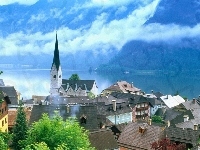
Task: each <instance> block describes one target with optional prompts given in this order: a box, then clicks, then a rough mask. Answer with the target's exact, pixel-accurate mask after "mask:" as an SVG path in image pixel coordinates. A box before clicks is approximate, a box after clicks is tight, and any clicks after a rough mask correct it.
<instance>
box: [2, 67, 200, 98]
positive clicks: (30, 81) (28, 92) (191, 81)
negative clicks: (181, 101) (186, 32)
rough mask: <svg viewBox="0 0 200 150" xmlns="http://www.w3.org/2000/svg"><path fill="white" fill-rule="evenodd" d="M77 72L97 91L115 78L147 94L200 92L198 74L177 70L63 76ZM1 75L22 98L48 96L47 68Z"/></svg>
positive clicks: (64, 73) (14, 71)
mask: <svg viewBox="0 0 200 150" xmlns="http://www.w3.org/2000/svg"><path fill="white" fill-rule="evenodd" d="M73 73H78V74H79V77H80V78H81V79H84V80H87V79H88V80H96V82H97V86H98V89H99V93H100V92H101V91H102V90H103V89H105V88H107V87H108V86H110V85H111V84H113V83H115V82H116V81H118V80H125V81H128V82H130V83H131V82H133V84H134V86H136V87H137V88H140V89H142V90H143V91H144V92H146V93H150V92H151V90H154V91H160V92H162V93H164V94H175V93H176V91H178V92H179V94H180V95H181V96H184V97H187V98H189V99H192V98H193V97H198V95H199V94H200V75H199V74H198V73H194V74H184V73H179V74H176V75H169V74H167V75H160V74H159V75H158V74H148V73H145V74H130V73H125V74H114V73H107V74H104V75H102V74H101V75H100V74H97V73H95V72H92V73H89V72H88V71H77V70H63V78H64V79H68V78H69V77H70V76H71V74H73ZM1 78H2V79H3V80H4V83H5V84H6V85H14V86H15V88H16V90H17V91H19V92H20V93H21V94H22V97H23V98H24V99H26V98H31V97H32V95H43V96H45V95H48V94H49V87H50V69H23V70H3V74H2V75H1Z"/></svg>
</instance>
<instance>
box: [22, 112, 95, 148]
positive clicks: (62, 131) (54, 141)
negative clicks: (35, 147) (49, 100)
mask: <svg viewBox="0 0 200 150" xmlns="http://www.w3.org/2000/svg"><path fill="white" fill-rule="evenodd" d="M41 142H44V143H46V145H47V146H48V147H49V149H50V150H56V149H57V150H62V149H63V150H68V149H69V150H72V149H73V150H90V149H93V148H91V147H90V142H89V139H88V132H87V131H86V130H84V129H83V128H82V127H80V125H79V123H78V122H77V121H76V120H74V119H72V118H70V119H67V120H66V121H63V119H62V118H61V117H60V116H59V115H58V114H56V115H55V116H54V117H53V118H52V119H50V118H49V117H48V115H47V114H43V116H42V118H41V119H40V120H39V121H38V122H35V123H33V124H32V126H31V128H30V129H29V131H28V136H27V139H25V140H24V141H23V142H22V143H23V145H24V147H26V146H27V145H31V144H34V143H41Z"/></svg>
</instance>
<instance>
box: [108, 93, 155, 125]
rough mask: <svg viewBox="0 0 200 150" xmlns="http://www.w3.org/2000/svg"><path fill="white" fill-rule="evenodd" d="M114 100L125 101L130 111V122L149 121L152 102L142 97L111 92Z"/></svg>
mask: <svg viewBox="0 0 200 150" xmlns="http://www.w3.org/2000/svg"><path fill="white" fill-rule="evenodd" d="M111 95H112V96H114V97H115V98H116V99H127V101H128V105H129V106H130V108H131V109H132V121H133V122H136V121H137V120H149V118H150V117H151V107H153V105H152V102H153V101H152V100H151V99H149V98H147V97H144V96H143V95H135V94H130V93H118V92H113V93H112V94H111Z"/></svg>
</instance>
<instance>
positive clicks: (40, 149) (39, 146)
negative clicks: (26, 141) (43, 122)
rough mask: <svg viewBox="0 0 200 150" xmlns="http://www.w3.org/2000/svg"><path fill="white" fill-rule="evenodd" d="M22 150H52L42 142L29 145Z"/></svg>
mask: <svg viewBox="0 0 200 150" xmlns="http://www.w3.org/2000/svg"><path fill="white" fill-rule="evenodd" d="M22 150H50V149H49V147H48V146H47V144H46V143H44V142H41V143H35V144H31V145H27V146H26V147H25V148H23V149H22Z"/></svg>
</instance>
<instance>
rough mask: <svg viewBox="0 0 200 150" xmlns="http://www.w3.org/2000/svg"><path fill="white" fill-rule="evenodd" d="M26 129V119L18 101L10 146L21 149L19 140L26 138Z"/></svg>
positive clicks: (16, 149) (17, 149)
mask: <svg viewBox="0 0 200 150" xmlns="http://www.w3.org/2000/svg"><path fill="white" fill-rule="evenodd" d="M27 130H28V124H27V120H26V113H25V111H24V108H23V107H22V103H21V102H20V105H19V108H18V110H17V117H16V120H15V125H14V127H13V136H12V147H13V148H14V149H15V150H21V148H22V147H21V145H20V142H21V141H22V140H24V139H25V138H26V133H27Z"/></svg>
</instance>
